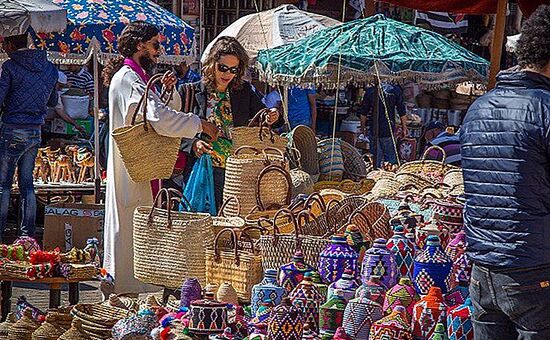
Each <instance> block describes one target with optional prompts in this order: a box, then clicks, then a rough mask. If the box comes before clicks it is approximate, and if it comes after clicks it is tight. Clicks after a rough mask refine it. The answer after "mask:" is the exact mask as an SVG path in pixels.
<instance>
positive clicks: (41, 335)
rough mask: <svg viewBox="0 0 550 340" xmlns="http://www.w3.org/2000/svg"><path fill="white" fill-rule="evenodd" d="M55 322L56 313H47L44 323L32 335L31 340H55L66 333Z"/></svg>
mask: <svg viewBox="0 0 550 340" xmlns="http://www.w3.org/2000/svg"><path fill="white" fill-rule="evenodd" d="M57 321H58V320H57V315H56V313H53V312H52V313H48V314H47V315H46V321H45V322H44V323H43V324H42V325H41V326H40V327H38V329H37V330H35V331H34V332H33V333H32V340H57V338H59V337H60V336H61V335H62V334H63V333H64V332H65V331H66V330H65V329H63V328H62V327H61V325H59V324H58V323H57Z"/></svg>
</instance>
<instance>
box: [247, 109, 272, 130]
mask: <svg viewBox="0 0 550 340" xmlns="http://www.w3.org/2000/svg"><path fill="white" fill-rule="evenodd" d="M268 112H269V109H267V108H263V109H261V110H260V111H258V112H256V114H255V115H254V117H252V119H250V121H249V122H248V125H247V126H248V127H254V124H255V123H257V121H258V120H259V121H260V123H258V125H260V124H261V123H262V122H263V121H264V120H265V119H266V116H267V113H268Z"/></svg>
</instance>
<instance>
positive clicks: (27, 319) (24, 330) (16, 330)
mask: <svg viewBox="0 0 550 340" xmlns="http://www.w3.org/2000/svg"><path fill="white" fill-rule="evenodd" d="M38 327H40V324H39V323H38V322H37V321H35V320H34V319H33V317H32V309H30V308H25V310H24V311H23V317H22V318H21V319H19V320H18V321H17V322H16V323H14V324H13V326H12V328H11V331H10V334H9V335H10V339H11V338H13V339H19V337H21V336H24V337H28V336H29V335H31V334H32V332H34V331H35V330H36V329H37V328H38Z"/></svg>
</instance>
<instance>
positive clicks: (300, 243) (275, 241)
mask: <svg viewBox="0 0 550 340" xmlns="http://www.w3.org/2000/svg"><path fill="white" fill-rule="evenodd" d="M284 215H286V216H288V217H289V218H290V219H291V220H292V223H293V224H294V234H281V233H280V231H279V227H278V222H277V221H278V219H279V217H282V216H284ZM302 218H304V220H305V221H306V222H307V221H308V218H309V213H308V212H307V211H302V212H300V213H298V215H297V216H295V215H294V213H292V211H290V210H289V209H281V210H279V211H278V212H277V214H276V215H275V217H273V222H272V227H273V228H272V230H273V234H272V235H261V236H260V241H259V245H260V249H261V251H262V265H263V267H264V270H265V269H278V268H280V267H281V266H282V265H284V264H287V263H289V262H290V261H291V260H292V257H293V256H294V253H295V252H296V251H297V250H301V251H302V253H303V254H304V259H305V262H306V263H307V264H309V265H311V266H316V265H317V264H318V263H319V254H320V253H321V251H323V249H325V246H326V245H327V244H329V243H330V240H329V239H328V238H324V237H321V236H312V235H304V234H301V231H300V229H301V228H300V224H301V220H302Z"/></svg>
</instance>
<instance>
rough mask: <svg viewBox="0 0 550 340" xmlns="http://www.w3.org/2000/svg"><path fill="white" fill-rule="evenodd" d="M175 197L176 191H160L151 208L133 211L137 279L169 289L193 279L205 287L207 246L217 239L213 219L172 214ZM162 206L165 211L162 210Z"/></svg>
mask: <svg viewBox="0 0 550 340" xmlns="http://www.w3.org/2000/svg"><path fill="white" fill-rule="evenodd" d="M174 194H176V195H177V191H175V190H173V189H172V190H168V189H161V190H160V192H159V193H158V195H157V197H156V198H155V202H154V204H153V206H152V207H146V206H141V207H138V208H136V210H135V212H134V223H133V224H134V276H135V277H136V279H138V280H140V281H142V282H146V283H150V284H155V285H159V286H164V287H169V288H177V287H180V286H181V283H182V282H183V280H185V279H187V278H191V277H195V278H197V279H199V281H200V282H201V284H206V281H205V276H206V275H205V252H204V247H205V243H208V240H212V239H213V237H214V236H213V231H212V230H213V227H212V217H211V216H210V215H208V214H204V213H190V212H177V211H171V210H172V209H171V208H172V206H173V205H174V204H175V203H174V200H173V199H172V198H173V197H171V195H174ZM162 197H165V202H163V201H162ZM176 199H177V198H176ZM163 203H166V209H162V208H161V206H162V204H163Z"/></svg>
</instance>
